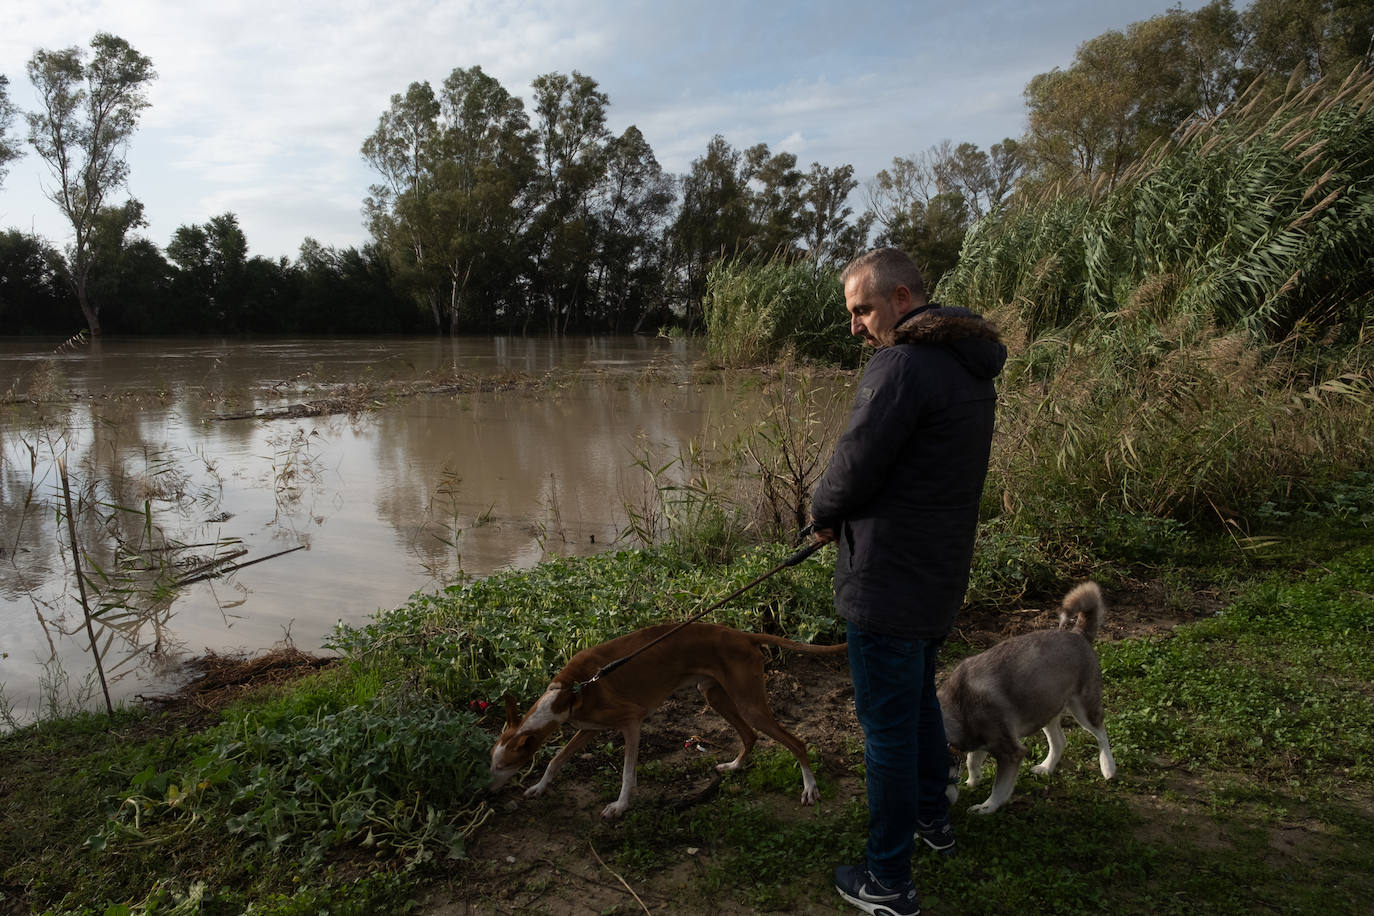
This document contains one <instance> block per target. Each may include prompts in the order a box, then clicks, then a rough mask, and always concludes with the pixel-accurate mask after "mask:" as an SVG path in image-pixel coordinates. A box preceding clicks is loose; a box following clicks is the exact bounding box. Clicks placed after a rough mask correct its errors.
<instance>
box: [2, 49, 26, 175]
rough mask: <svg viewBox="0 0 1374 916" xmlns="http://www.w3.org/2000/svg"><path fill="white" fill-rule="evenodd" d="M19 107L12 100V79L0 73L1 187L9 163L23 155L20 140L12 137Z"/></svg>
mask: <svg viewBox="0 0 1374 916" xmlns="http://www.w3.org/2000/svg"><path fill="white" fill-rule="evenodd" d="M17 114H19V109H18V108H16V107H15V105H14V103H13V102H11V101H10V79H9V77H7V76H5V74H3V73H0V187H4V184H5V175H6V173H7V172H8V171H9V164H10V163H11V162H13V161H14V160H15V159H18V158H19V157H20V156H22V155H23V151H22V150H21V149H20V148H19V142H18V141H17V140H14V139H12V138H11V137H10V125H12V124H13V123H14V118H15V116H16V115H17Z"/></svg>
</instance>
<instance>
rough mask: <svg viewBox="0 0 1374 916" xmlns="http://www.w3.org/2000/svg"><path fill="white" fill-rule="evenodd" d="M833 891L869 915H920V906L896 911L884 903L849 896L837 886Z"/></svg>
mask: <svg viewBox="0 0 1374 916" xmlns="http://www.w3.org/2000/svg"><path fill="white" fill-rule="evenodd" d="M835 892H836V893H838V894H839V895H840V896H841V897H843V898H844V899H845V901H846V902H848V903H850V904H853V905H854V906H856V907H858V908H859V909H861V910H863V911H864V912H865V913H869V914H871V916H921V909H920V907H917V908H916V909H914V910H912V911H911V912H910V913H898V912H897V911H896V910H894V909H893V908H892V907H890V906H888V905H887V904H886V903H876V902H874V901H872V900H864V899H862V898H859V897H851V896H850V895H849V894H846V893H845V892H844V891H842V890H840V889H839V888H838V887H836V888H835Z"/></svg>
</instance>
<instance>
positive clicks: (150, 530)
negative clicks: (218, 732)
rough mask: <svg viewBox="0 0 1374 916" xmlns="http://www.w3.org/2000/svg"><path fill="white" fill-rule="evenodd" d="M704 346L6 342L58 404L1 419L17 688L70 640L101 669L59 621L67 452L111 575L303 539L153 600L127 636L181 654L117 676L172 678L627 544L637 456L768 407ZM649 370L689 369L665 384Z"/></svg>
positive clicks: (16, 370)
mask: <svg viewBox="0 0 1374 916" xmlns="http://www.w3.org/2000/svg"><path fill="white" fill-rule="evenodd" d="M693 355H694V354H693V353H692V352H691V351H690V350H689V348H688V346H687V344H685V343H683V342H680V341H666V340H654V339H630V338H624V339H622V338H615V339H597V340H578V339H573V340H567V341H559V340H526V339H519V338H510V339H495V340H457V341H447V340H430V339H425V340H398V341H375V340H359V341H274V342H268V343H241V342H224V341H216V342H194V343H186V342H183V341H116V340H105V341H101V342H99V343H96V344H93V345H92V346H91V347H89V348H88V349H87V350H85V351H82V350H67V351H63V352H61V353H57V354H55V355H54V354H53V353H52V347H51V346H48V345H45V344H35V343H34V342H32V341H15V340H7V341H0V395H4V394H5V393H6V392H9V393H10V398H11V399H13V398H15V397H18V396H26V395H29V394H34V395H35V396H41V397H43V398H46V399H47V400H46V401H45V403H44V405H43V406H42V407H41V408H40V409H39V410H37V411H34V410H33V409H31V408H29V407H27V406H26V407H23V408H21V407H18V406H14V405H12V404H11V405H10V406H8V407H5V408H3V411H4V412H3V413H0V420H3V423H4V427H3V430H2V431H0V432H2V434H0V524H2V525H3V533H2V534H0V551H3V552H2V553H0V655H3V658H0V684H3V685H4V689H5V692H6V697H7V699H8V701H9V703H10V704H12V705H13V707H14V708H15V711H16V712H17V713H18V714H20V715H21V716H22V715H24V714H25V713H26V711H27V712H29V713H32V712H33V711H34V710H35V709H36V704H37V703H38V702H39V699H38V698H39V681H40V679H41V677H42V676H43V670H44V664H45V663H46V662H47V660H49V659H50V658H55V659H56V662H57V664H58V665H60V667H61V668H62V669H65V670H66V671H67V672H69V673H72V674H75V675H78V676H79V675H83V674H84V673H85V672H87V671H89V670H90V669H91V667H92V665H91V657H90V653H89V647H88V646H86V645H85V644H84V643H83V642H82V641H81V640H79V639H76V638H68V637H63V636H60V635H58V634H57V630H58V629H59V628H60V629H66V630H68V631H71V630H75V629H76V624H78V623H79V622H80V611H79V603H78V602H77V601H76V597H75V596H76V589H75V585H74V581H73V579H72V574H71V564H70V557H69V556H68V555H67V549H68V545H67V542H66V540H65V536H63V535H62V534H61V530H60V529H59V526H58V524H57V523H56V519H57V511H56V506H57V505H58V502H59V497H60V494H59V490H58V485H57V480H56V475H55V473H54V470H53V463H54V458H55V456H56V455H59V454H65V455H66V460H67V463H68V467H69V468H70V471H71V476H72V480H73V486H74V487H75V488H76V490H77V491H78V492H77V493H75V494H74V497H75V498H77V499H78V500H80V501H81V507H80V508H79V509H78V511H77V514H76V517H77V521H78V523H79V525H78V539H79V540H80V541H81V544H82V548H83V552H86V553H88V554H89V556H90V559H91V561H92V566H93V568H94V569H95V570H97V572H95V573H93V575H94V576H95V577H96V578H99V577H100V576H101V575H109V574H110V573H111V572H114V571H120V570H125V571H127V570H128V569H130V568H132V566H131V564H133V563H134V558H133V557H132V555H133V554H138V555H139V557H141V558H142V559H141V560H139V562H145V563H146V562H147V560H148V557H150V556H156V555H161V556H164V557H166V558H167V559H166V562H165V563H164V564H163V566H164V567H167V568H160V569H157V570H145V574H146V575H147V576H151V577H153V580H155V581H154V584H153V585H151V586H149V585H148V582H147V581H142V580H141V584H140V588H143V587H145V586H146V587H147V588H148V589H149V590H150V594H151V593H157V592H159V590H164V586H165V585H166V584H167V583H168V582H175V581H177V577H182V578H185V577H187V574H188V571H190V570H193V569H194V568H195V566H196V565H197V564H202V565H203V564H206V563H211V564H213V563H215V562H220V561H222V560H223V558H224V557H226V556H227V554H228V551H230V550H244V551H246V554H244V555H243V557H242V558H241V560H240V562H241V561H243V560H252V559H256V558H261V557H265V556H268V555H271V554H274V553H276V552H278V551H283V550H287V549H290V548H294V547H303V548H304V549H302V550H298V551H296V552H293V553H290V554H286V555H283V556H280V557H278V558H276V559H272V560H268V561H266V562H262V563H259V564H257V565H253V566H250V567H246V568H243V569H242V570H240V571H238V572H236V573H234V574H232V575H231V576H228V577H224V578H215V579H208V580H203V581H199V582H196V583H195V584H191V585H187V586H185V587H184V588H182V589H180V590H175V591H176V597H175V601H174V602H168V603H167V604H166V605H165V606H161V607H155V601H153V599H152V597H150V596H149V595H140V596H136V597H137V600H138V601H143V602H144V604H141V605H139V606H140V607H142V606H144V605H146V606H147V608H148V609H149V613H150V614H151V615H152V616H153V618H154V619H153V620H151V621H150V622H149V624H148V625H147V626H146V627H144V629H142V630H141V631H140V632H138V633H136V634H134V635H132V636H131V637H130V639H129V642H130V644H136V645H137V646H138V647H139V648H141V649H143V650H147V649H149V648H151V647H158V648H160V649H161V650H163V651H162V652H161V653H159V657H160V659H161V660H162V662H163V663H164V664H163V665H161V666H149V665H142V666H139V667H138V669H137V670H136V671H134V672H132V673H126V674H125V676H124V677H123V678H122V679H121V680H120V681H119V682H118V684H116V685H115V687H114V689H113V690H112V692H113V693H114V694H115V695H116V696H117V697H127V696H130V695H132V694H138V693H145V694H146V693H157V692H160V691H161V690H164V689H166V688H167V687H168V686H169V681H168V679H169V678H175V673H174V672H173V673H169V672H168V669H167V665H166V664H165V663H167V662H169V661H171V662H174V661H176V660H177V659H179V658H184V657H186V656H188V655H195V654H199V653H201V652H203V651H205V650H207V649H208V650H215V651H235V650H246V651H255V650H258V649H261V648H265V647H268V646H271V645H272V644H274V643H276V642H277V641H279V640H281V639H282V638H284V637H285V636H287V635H288V634H289V636H290V637H291V638H292V639H293V640H294V641H295V642H296V644H297V645H299V646H301V647H302V648H306V649H311V648H316V647H318V646H319V645H320V642H321V640H322V639H323V637H324V636H325V635H326V634H327V633H328V632H329V630H330V629H331V627H332V626H333V624H334V623H335V621H337V620H339V619H343V620H346V621H349V622H359V621H362V620H364V619H366V618H367V617H369V616H370V615H372V614H373V613H375V612H376V611H377V610H378V609H380V608H389V607H394V606H396V605H398V604H400V603H402V602H403V601H404V600H405V599H406V598H407V596H409V595H410V594H411V593H412V592H414V591H416V590H423V589H432V588H435V587H437V586H438V585H440V584H442V583H445V582H449V581H453V580H455V579H457V578H458V577H460V576H462V575H479V576H480V575H485V574H487V573H490V572H492V571H494V570H496V569H500V568H502V567H507V566H529V565H532V564H534V563H536V562H538V561H539V560H540V559H541V558H543V557H545V556H547V555H549V554H551V553H557V554H586V553H591V552H595V551H599V550H603V549H606V548H607V547H609V546H611V545H613V543H614V542H615V539H616V536H617V535H618V534H619V533H620V532H621V531H622V530H623V529H624V528H625V525H626V521H627V514H626V508H625V507H626V505H627V504H631V505H633V504H634V503H635V501H636V500H638V499H641V498H642V489H643V485H644V484H643V480H642V479H641V476H642V475H640V474H639V472H638V471H637V470H636V469H635V459H636V458H638V457H641V456H642V455H644V454H649V453H652V454H654V455H657V456H665V455H666V456H672V455H676V454H678V453H680V452H682V451H684V450H686V449H687V448H688V444H689V442H691V441H693V440H695V441H698V442H700V441H702V440H703V439H711V438H713V437H718V438H720V439H728V438H729V437H730V436H731V435H733V430H734V429H735V428H736V426H737V415H738V413H739V411H740V410H741V405H742V404H747V401H748V397H749V396H747V395H746V396H744V397H743V398H741V392H739V391H736V390H732V389H731V388H730V387H728V386H726V385H723V384H721V385H706V386H693V385H689V384H686V380H687V378H688V377H689V372H688V369H687V367H688V365H689V361H690V359H691V358H692V357H693ZM649 366H655V367H658V368H659V369H660V370H662V369H663V367H667V368H668V370H669V371H668V373H667V375H666V377H665V374H664V373H663V372H662V371H658V372H656V373H655V374H654V375H653V377H652V379H647V378H646V377H645V376H644V374H643V370H644V369H645V368H646V367H649ZM572 368H587V369H591V370H595V371H594V372H592V373H590V374H589V375H588V374H581V375H577V376H569V377H567V378H563V377H561V376H560V377H559V379H558V381H557V383H556V384H553V385H550V386H548V387H546V388H541V389H540V390H539V391H538V392H537V393H521V392H487V393H480V392H479V393H471V394H458V395H444V396H419V397H411V398H404V399H399V400H397V401H395V402H394V403H392V404H389V405H386V406H382V407H380V408H378V409H374V410H371V411H369V412H365V413H359V414H357V415H354V416H349V415H333V416H324V417H315V418H308V419H302V420H276V421H262V420H252V419H248V420H232V421H215V420H214V419H213V417H215V416H217V415H221V413H222V412H223V405H224V404H225V403H228V402H234V403H244V404H251V405H252V406H255V407H263V406H271V405H273V404H285V403H291V402H292V401H298V400H300V399H301V398H303V397H307V396H312V395H313V394H315V393H316V392H319V391H321V390H325V389H327V388H328V386H331V385H337V384H344V383H348V382H350V381H356V380H357V378H358V377H359V376H360V375H364V374H370V375H371V376H373V377H374V378H386V379H401V380H404V379H412V378H420V377H422V376H423V375H424V374H425V373H429V372H433V371H438V370H454V369H457V370H461V371H464V372H484V373H499V372H511V371H520V372H528V373H548V372H557V371H560V370H567V369H572ZM679 370H680V371H679ZM35 386H38V387H40V388H42V390H38V391H35V390H34V389H35ZM111 392H114V393H119V392H123V393H126V394H127V393H129V392H139V393H141V394H140V396H139V397H136V398H135V397H132V396H128V397H107V396H106V395H107V393H111ZM142 393H147V396H142ZM746 409H747V408H746ZM179 545H194V546H189V547H182V546H179ZM158 576H162V577H163V578H161V579H158V578H157V577H158ZM169 576H170V578H167V577H169ZM105 585H106V586H107V587H110V588H113V587H114V586H110V584H109V582H106V583H105ZM116 585H118V582H116ZM115 590H116V591H117V588H116V589H115ZM131 603H136V602H134V600H133V599H131ZM154 611H156V613H154ZM40 622H42V623H46V624H47V627H46V629H45V627H44V626H42V625H40ZM126 648H127V647H126ZM126 654H127V653H126ZM49 670H52V666H51V665H50V666H49Z"/></svg>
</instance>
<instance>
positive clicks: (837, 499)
mask: <svg viewBox="0 0 1374 916" xmlns="http://www.w3.org/2000/svg"><path fill="white" fill-rule="evenodd" d="M841 279H842V281H843V283H844V299H845V307H846V308H847V309H848V310H849V315H850V331H851V333H853V334H854V335H855V336H857V337H862V338H863V339H864V340H865V341H866V342H867V343H868V345H870V346H872V347H875V348H876V349H877V352H876V353H874V354H873V356H872V357H871V358H870V359H869V361H868V365H867V366H866V367H865V368H864V371H863V375H862V377H861V378H860V380H859V390H858V394H857V396H856V397H855V399H854V407H853V409H852V411H851V413H850V417H849V426H848V428H847V429H846V430H845V432H844V434H843V435H842V436H841V437H840V439H839V441H838V442H837V443H836V445H835V453H834V455H833V456H832V457H831V459H830V464H829V466H828V467H827V469H826V471H825V474H824V476H823V477H822V478H821V480H820V482H819V483H818V484H817V485H816V493H815V497H814V498H813V500H812V506H811V515H812V520H813V522H814V526H815V531H816V536H817V538H819V539H820V540H822V541H832V540H833V541H835V542H836V548H837V552H836V561H835V610H836V613H838V614H839V615H840V616H841V617H843V618H844V619H845V620H846V622H847V628H848V639H849V665H850V672H851V675H852V677H853V679H854V709H855V712H856V713H857V714H858V718H859V724H860V725H862V726H863V730H864V762H865V764H866V767H867V788H868V844H867V847H866V849H865V861H864V863H863V864H861V865H857V866H841V867H840V868H837V869H835V886H836V889H837V890H838V891H839V892H840V895H841V896H842V897H844V898H845V900H847V901H849V902H850V903H852V904H854V905H855V906H857V907H858V908H859V909H861V910H864V911H865V912H868V913H875V914H889V916H909V914H913V913H919V912H920V911H921V910H920V903H919V901H918V899H917V895H916V889H915V887H914V885H913V883H912V878H911V856H912V852H913V850H914V848H915V836H918V835H919V836H920V837H921V838H922V839H923V840H925V841H926V842H927V843H928V844H929V845H931V846H932V847H934V848H936V849H939V850H941V851H944V852H953V849H954V834H953V831H952V830H951V829H950V826H949V802H948V800H947V799H946V796H945V788H946V785H947V782H948V779H949V756H948V745H947V743H946V740H945V730H944V724H943V722H942V720H941V715H940V703H939V700H938V699H937V697H936V694H935V665H936V656H937V653H938V652H939V648H940V645H941V643H942V642H943V641H944V639H945V637H946V635H948V633H949V631H950V629H951V628H952V627H953V624H954V615H955V613H956V612H957V611H958V609H959V606H960V605H961V604H962V603H963V600H964V592H965V590H966V589H967V588H968V578H969V570H970V567H971V565H972V562H973V541H974V533H975V531H976V529H977V524H978V506H979V502H980V501H981V499H982V492H983V480H984V478H985V477H986V476H987V469H988V457H989V454H990V451H991V447H992V424H993V410H994V406H995V401H996V392H995V390H994V388H993V382H992V380H993V378H995V377H996V376H997V374H998V373H999V372H1001V371H1002V366H1003V364H1004V363H1005V362H1006V357H1007V351H1006V348H1005V347H1004V346H1003V345H1002V342H1001V339H1000V338H999V337H998V334H997V330H996V328H994V327H993V326H992V325H991V324H990V323H988V322H987V321H985V320H984V319H983V318H981V317H980V316H978V315H975V314H974V313H972V312H970V311H968V310H966V309H961V308H945V307H941V306H939V305H936V304H927V302H926V295H925V287H924V284H923V282H922V280H921V273H920V270H918V269H917V267H916V265H915V264H914V263H912V261H911V259H910V258H909V257H907V256H906V255H905V254H904V253H903V252H901V251H899V250H897V249H895V248H879V249H875V250H873V251H870V252H867V253H866V254H863V255H860V256H859V257H858V258H856V259H855V260H854V261H852V262H851V263H850V264H849V265H848V266H847V267H846V268H845V269H844V272H843V273H842V274H841Z"/></svg>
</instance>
